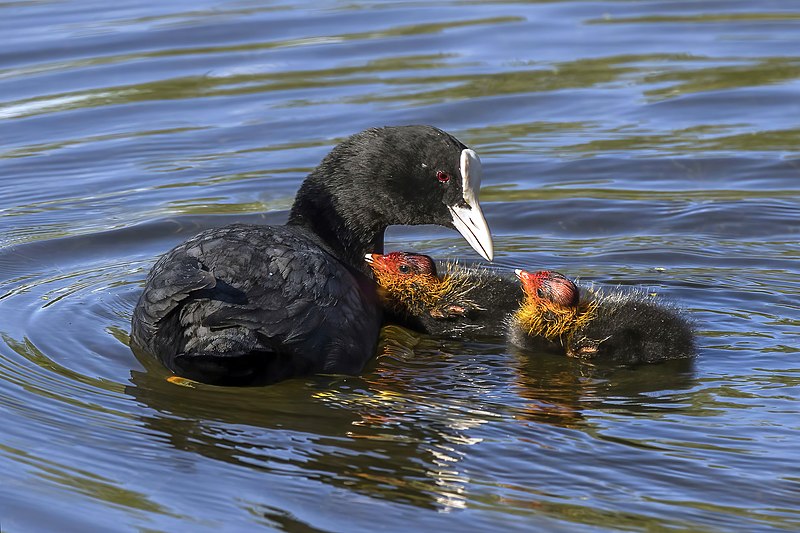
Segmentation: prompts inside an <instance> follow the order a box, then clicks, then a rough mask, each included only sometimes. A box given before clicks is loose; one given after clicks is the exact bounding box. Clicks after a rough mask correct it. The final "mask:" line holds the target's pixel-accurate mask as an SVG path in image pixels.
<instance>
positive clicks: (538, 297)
mask: <svg viewBox="0 0 800 533" xmlns="http://www.w3.org/2000/svg"><path fill="white" fill-rule="evenodd" d="M515 272H516V274H517V277H518V278H519V280H520V282H521V283H522V290H523V292H524V293H525V297H524V299H523V301H522V305H521V306H520V308H519V309H518V310H517V312H516V313H514V315H513V317H512V320H511V334H512V339H513V338H514V337H515V336H516V337H517V338H519V339H524V338H525V336H528V337H543V338H544V339H547V340H548V341H553V342H555V341H560V342H568V340H569V339H570V338H571V335H572V333H573V332H574V331H575V330H576V329H577V328H578V327H580V326H582V325H583V324H585V323H586V322H587V321H589V320H591V319H592V317H593V313H594V311H593V306H591V305H589V306H587V305H582V304H581V302H580V291H579V290H578V286H577V285H575V283H573V282H572V281H571V280H570V279H569V278H567V277H566V276H564V275H563V274H560V273H558V272H553V271H549V270H541V271H539V272H527V271H525V270H515ZM515 332H518V333H519V335H516V333H515ZM565 338H566V339H567V340H566V341H565V340H564V339H565ZM522 344H523V345H524V342H523V343H522Z"/></svg>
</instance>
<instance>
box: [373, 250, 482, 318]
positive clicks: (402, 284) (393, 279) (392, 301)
mask: <svg viewBox="0 0 800 533" xmlns="http://www.w3.org/2000/svg"><path fill="white" fill-rule="evenodd" d="M365 259H366V262H367V264H369V266H370V267H371V268H372V272H373V275H374V277H375V281H377V283H378V285H379V286H380V287H381V289H382V294H383V298H384V302H385V304H386V305H387V306H388V307H389V308H390V309H392V310H394V311H396V312H400V313H405V314H409V315H412V316H417V317H422V316H431V317H434V318H452V317H459V316H465V315H466V314H468V313H469V312H470V311H472V310H475V309H479V307H478V306H477V305H476V304H475V303H474V302H473V301H472V300H471V299H470V298H469V293H470V292H471V291H472V290H473V289H475V288H476V284H475V283H473V282H471V280H470V279H469V278H468V277H467V276H462V277H453V276H450V275H448V274H445V275H444V276H442V277H439V276H438V275H437V273H436V264H435V263H434V262H433V259H431V257H430V256H427V255H422V254H415V253H410V252H391V253H388V254H386V255H381V254H366V255H365Z"/></svg>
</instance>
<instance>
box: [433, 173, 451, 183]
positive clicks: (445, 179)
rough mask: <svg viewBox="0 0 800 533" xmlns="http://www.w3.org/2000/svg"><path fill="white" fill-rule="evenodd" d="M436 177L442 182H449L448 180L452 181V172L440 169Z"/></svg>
mask: <svg viewBox="0 0 800 533" xmlns="http://www.w3.org/2000/svg"><path fill="white" fill-rule="evenodd" d="M436 179H437V180H439V181H440V182H442V183H447V182H448V181H450V174H448V173H447V172H445V171H444V170H439V171H437V172H436Z"/></svg>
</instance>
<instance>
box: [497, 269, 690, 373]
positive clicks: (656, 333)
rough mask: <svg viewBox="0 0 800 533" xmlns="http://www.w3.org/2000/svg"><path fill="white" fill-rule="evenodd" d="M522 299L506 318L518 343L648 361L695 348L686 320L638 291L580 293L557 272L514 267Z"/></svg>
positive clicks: (588, 355)
mask: <svg viewBox="0 0 800 533" xmlns="http://www.w3.org/2000/svg"><path fill="white" fill-rule="evenodd" d="M516 273H517V276H518V277H519V279H520V281H521V283H522V288H523V292H524V293H525V300H524V301H523V303H522V306H521V307H520V309H519V310H518V311H517V312H516V313H515V314H514V315H513V317H512V319H511V321H510V323H509V341H510V342H511V343H512V344H515V345H517V346H519V347H521V348H527V349H546V348H557V349H560V350H564V351H566V354H567V355H568V356H571V357H578V358H581V359H597V360H611V361H614V362H619V363H653V362H657V361H664V360H668V359H682V358H689V357H692V356H694V354H695V350H696V348H695V339H694V332H693V329H692V326H691V324H690V323H689V322H688V321H687V320H686V319H685V318H683V317H682V316H681V315H680V314H679V313H678V312H677V310H675V309H672V308H670V307H668V306H666V305H664V304H662V303H660V302H657V301H656V300H655V299H653V298H652V297H648V296H647V295H645V294H643V293H641V292H638V291H630V292H622V291H615V292H612V293H610V294H605V293H603V292H602V291H600V290H598V289H595V290H593V291H588V292H589V294H588V295H581V292H580V290H579V289H578V286H577V285H575V283H573V282H572V281H571V280H569V279H568V278H566V277H565V276H563V275H562V274H560V273H558V272H551V271H539V272H533V273H530V272H526V271H524V270H517V271H516Z"/></svg>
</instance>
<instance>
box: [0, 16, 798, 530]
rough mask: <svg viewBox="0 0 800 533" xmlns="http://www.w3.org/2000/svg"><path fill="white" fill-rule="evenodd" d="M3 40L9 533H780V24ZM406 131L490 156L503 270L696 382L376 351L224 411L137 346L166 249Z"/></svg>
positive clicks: (501, 20)
mask: <svg viewBox="0 0 800 533" xmlns="http://www.w3.org/2000/svg"><path fill="white" fill-rule="evenodd" d="M0 35H2V36H3V47H2V49H1V50H0V139H2V144H0V413H2V432H0V472H2V483H0V529H2V530H3V531H9V532H17V531H55V530H58V531H89V530H97V531H100V530H105V531H110V530H114V531H138V530H148V531H154V530H159V531H184V530H191V531H218V530H226V531H234V530H251V529H252V528H253V527H255V526H263V527H264V528H265V529H267V528H272V529H277V530H285V531H310V530H324V531H359V530H373V529H375V528H377V527H381V528H383V529H385V530H387V531H405V530H408V528H409V527H410V526H411V525H412V524H413V525H414V526H415V528H418V529H421V530H429V531H430V530H437V529H439V530H461V531H476V530H499V529H504V530H516V531H535V530H551V531H570V532H572V531H608V530H626V531H645V530H647V531H662V530H676V531H733V530H739V531H781V530H797V529H799V528H800V467H798V464H797V457H798V455H797V450H798V449H800V438H799V437H800V425H798V411H799V409H798V398H800V362H799V361H798V350H799V349H800V346H799V345H798V340H797V339H798V326H800V309H799V308H798V303H797V302H798V295H799V294H800V281H799V280H800V278H799V277H798V274H799V273H800V268H798V261H797V260H798V257H800V245H798V241H800V222H799V221H798V207H799V206H800V203H799V202H798V200H799V199H800V186H799V184H800V181H798V178H799V177H800V158H799V157H798V155H800V149H798V146H800V98H799V97H798V92H799V91H800V5H799V4H798V3H797V2H789V1H785V0H780V1H778V0H775V1H768V0H760V1H758V2H752V1H746V2H745V1H726V2H722V1H717V2H715V1H709V2H675V1H671V2H670V1H641V2H623V1H608V0H607V1H599V2H578V1H561V2H469V1H466V2H414V1H410V2H364V1H354V2H340V1H327V2H317V1H314V2H304V1H302V0H297V1H291V2H284V3H278V2H251V1H239V2H222V1H205V2H185V1H184V2H178V1H173V2H160V3H155V2H141V1H136V0H120V1H117V2H114V3H112V4H109V3H107V2H98V1H95V2H89V1H76V0H71V1H70V0H65V1H61V2H49V1H39V2H32V1H30V2H29V1H20V2H4V3H0ZM399 123H429V124H434V125H437V126H439V127H442V128H444V129H446V130H448V131H450V132H452V133H454V134H455V135H457V136H458V137H459V138H460V139H462V140H463V141H464V142H466V143H468V144H469V145H471V146H472V147H473V148H475V149H476V150H477V151H478V153H479V154H481V156H482V158H483V161H484V174H485V180H484V188H483V191H482V195H481V199H482V202H483V205H484V211H485V213H486V218H487V219H488V221H489V224H490V226H491V227H492V230H493V232H494V234H495V248H496V250H497V260H496V262H497V263H498V264H499V265H501V266H503V267H526V268H543V267H549V268H555V269H558V270H561V271H563V272H565V273H567V274H569V275H571V276H577V277H580V278H581V279H583V280H585V281H592V282H595V283H598V284H601V285H603V286H614V285H617V284H623V285H635V286H641V287H644V288H646V289H647V290H649V291H651V292H655V293H659V294H660V295H662V296H663V297H665V298H668V299H670V300H671V301H674V302H676V303H677V304H679V305H680V306H682V307H684V308H685V309H686V311H687V313H688V314H689V315H690V316H691V317H692V319H693V320H694V322H695V324H696V325H697V328H698V332H699V344H700V355H699V358H698V359H697V361H696V362H695V363H694V364H689V365H687V364H684V363H681V364H665V365H654V366H649V367H644V368H636V369H626V368H621V369H613V368H601V367H591V366H588V365H583V364H579V363H576V362H575V361H571V360H566V359H563V358H557V357H545V356H537V355H535V354H522V353H515V352H513V351H509V349H508V348H507V347H506V346H505V345H504V343H503V342H502V340H501V339H497V340H491V339H489V340H487V341H485V342H458V341H447V340H442V339H429V338H428V339H426V338H420V337H416V336H413V335H410V334H409V333H407V332H404V331H402V330H397V329H391V328H390V329H387V330H386V331H385V334H384V337H385V338H384V342H383V344H382V348H381V352H382V356H381V357H380V358H379V359H378V360H377V362H376V363H375V364H374V365H373V366H372V367H371V368H370V369H369V370H368V371H367V372H365V373H364V374H363V375H362V376H359V377H342V376H318V377H311V378H307V379H298V380H293V381H289V382H285V383H281V384H279V385H276V386H272V387H265V388H251V389H226V388H214V387H207V386H197V387H196V388H187V387H181V386H177V385H173V384H171V383H168V382H167V381H166V377H167V373H166V372H165V371H164V369H163V368H161V367H160V366H159V364H157V363H155V362H154V361H151V360H150V359H148V358H147V357H137V356H136V355H135V354H133V353H132V352H131V351H130V349H129V348H128V347H127V333H128V328H129V319H130V314H131V310H132V308H133V306H134V303H135V301H136V298H137V296H138V293H139V291H140V286H141V283H142V281H143V279H144V277H145V275H146V273H147V271H148V269H149V268H150V266H151V265H152V264H153V262H154V261H155V259H156V257H157V256H158V255H159V254H161V253H163V252H164V251H166V250H168V249H169V248H170V247H172V246H173V245H174V244H176V243H178V242H180V241H182V240H184V239H186V238H187V237H189V236H191V235H193V234H195V233H196V232H198V231H199V230H201V229H203V228H207V227H211V226H215V225H220V224H225V223H228V222H231V221H246V222H264V223H281V222H282V221H284V220H285V218H286V216H287V208H288V206H289V205H290V203H291V201H292V198H293V196H294V193H295V191H296V189H297V187H298V185H299V183H300V181H301V180H302V178H303V177H304V175H305V174H306V173H307V172H308V171H309V170H310V169H311V168H312V167H313V166H314V165H315V164H316V163H317V162H318V161H319V160H320V158H321V157H322V156H323V155H324V154H325V153H326V152H327V151H328V150H329V148H330V147H331V146H332V145H333V144H335V143H336V142H337V141H338V140H341V139H342V138H344V137H345V136H347V135H349V134H351V133H353V132H356V131H359V130H361V129H363V128H366V127H369V126H374V125H383V124H399ZM387 249H390V250H391V249H404V250H419V251H424V252H426V253H430V254H432V255H434V256H437V257H456V258H465V259H476V256H475V254H474V253H473V252H471V251H470V249H469V247H468V246H467V245H466V243H465V242H463V240H462V239H461V238H460V237H459V236H458V235H457V234H456V233H455V232H454V231H452V230H446V229H443V228H434V227H420V228H392V229H391V231H390V232H389V235H388V245H387Z"/></svg>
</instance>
